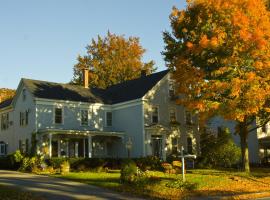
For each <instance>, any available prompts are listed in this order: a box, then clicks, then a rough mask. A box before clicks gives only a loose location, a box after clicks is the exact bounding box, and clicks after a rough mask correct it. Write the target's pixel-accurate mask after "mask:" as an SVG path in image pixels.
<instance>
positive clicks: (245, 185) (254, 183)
mask: <svg viewBox="0 0 270 200" xmlns="http://www.w3.org/2000/svg"><path fill="white" fill-rule="evenodd" d="M149 173H150V174H151V176H152V177H153V180H154V181H151V183H147V184H137V185H123V184H120V181H119V178H120V173H119V171H117V170H114V171H110V172H109V173H106V172H101V173H95V172H71V173H69V174H67V175H55V176H57V177H61V178H65V179H70V180H74V181H79V182H83V183H87V184H90V185H96V186H100V187H105V188H110V189H114V190H117V191H121V192H127V193H130V194H136V195H140V196H145V197H150V198H154V199H181V198H184V197H193V196H219V195H223V196H226V197H227V198H230V199H232V198H234V199H249V198H251V199H252V198H255V195H253V194H252V195H251V194H250V193H258V192H262V193H261V194H256V197H258V196H267V195H268V196H270V169H253V170H252V172H251V174H250V175H247V174H245V173H243V172H237V171H228V170H226V171H225V170H224V171H223V170H198V169H196V170H188V173H187V175H186V179H187V180H188V181H189V182H191V183H196V184H197V185H198V186H197V189H196V190H194V191H192V192H190V191H182V190H180V189H174V188H168V187H166V184H167V183H169V182H172V181H175V180H177V179H180V178H181V175H175V174H165V173H163V172H149ZM232 195H234V197H232Z"/></svg>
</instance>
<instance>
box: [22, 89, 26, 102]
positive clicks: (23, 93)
mask: <svg viewBox="0 0 270 200" xmlns="http://www.w3.org/2000/svg"><path fill="white" fill-rule="evenodd" d="M22 99H23V101H25V99H26V90H25V89H23V91H22Z"/></svg>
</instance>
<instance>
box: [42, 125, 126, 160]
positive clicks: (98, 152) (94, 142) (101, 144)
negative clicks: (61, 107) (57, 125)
mask: <svg viewBox="0 0 270 200" xmlns="http://www.w3.org/2000/svg"><path fill="white" fill-rule="evenodd" d="M38 135H39V141H40V145H39V146H40V148H39V149H40V153H43V154H45V155H46V156H48V157H49V158H51V157H75V158H76V157H84V158H92V157H117V148H115V146H118V144H119V142H120V143H122V138H123V136H124V133H123V132H105V131H81V130H59V129H46V130H40V131H39V132H38Z"/></svg>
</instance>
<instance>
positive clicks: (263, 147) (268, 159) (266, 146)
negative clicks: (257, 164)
mask: <svg viewBox="0 0 270 200" xmlns="http://www.w3.org/2000/svg"><path fill="white" fill-rule="evenodd" d="M259 149H260V152H259V153H260V159H261V162H262V163H270V136H266V137H263V138H260V139H259Z"/></svg>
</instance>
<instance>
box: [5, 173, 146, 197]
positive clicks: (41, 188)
mask: <svg viewBox="0 0 270 200" xmlns="http://www.w3.org/2000/svg"><path fill="white" fill-rule="evenodd" d="M0 184H2V185H7V186H16V187H19V188H21V189H22V190H24V191H30V192H33V193H36V194H37V195H39V196H40V197H43V198H45V199H49V200H71V199H79V200H86V199H96V200H105V199H119V200H139V199H141V198H135V197H130V196H127V195H124V194H119V193H116V192H114V191H111V190H107V189H103V188H99V187H95V186H90V185H86V184H83V183H78V182H73V181H69V180H64V179H59V178H53V177H47V176H40V175H34V174H27V173H20V172H16V171H6V170H0Z"/></svg>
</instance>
